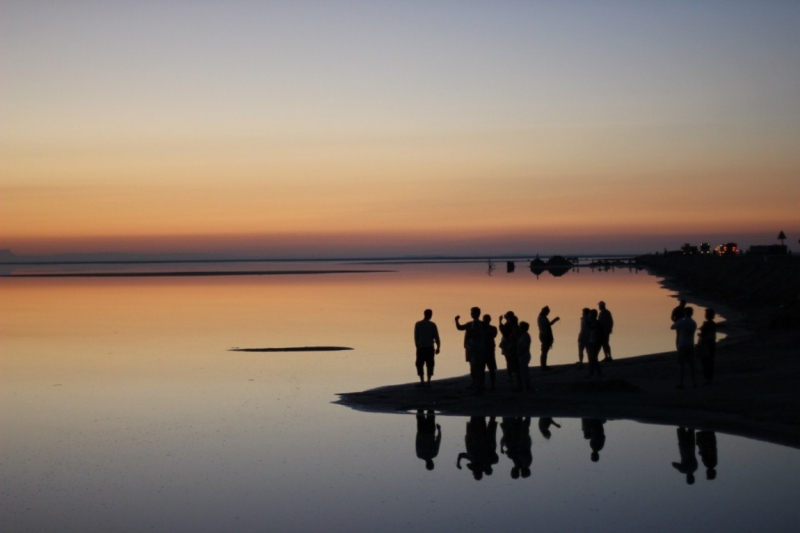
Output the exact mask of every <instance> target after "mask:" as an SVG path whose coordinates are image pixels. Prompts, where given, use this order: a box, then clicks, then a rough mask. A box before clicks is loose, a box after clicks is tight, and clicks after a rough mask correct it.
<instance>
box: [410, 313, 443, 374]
mask: <svg viewBox="0 0 800 533" xmlns="http://www.w3.org/2000/svg"><path fill="white" fill-rule="evenodd" d="M432 316H433V311H431V310H430V309H426V310H425V313H424V318H423V319H422V320H420V321H419V322H417V323H416V324H414V344H415V345H416V346H417V361H416V366H417V375H418V376H419V385H418V386H420V387H424V386H425V379H424V377H423V373H422V369H423V367H425V368H426V369H427V375H428V382H427V385H428V386H430V384H431V377H432V376H433V365H434V361H433V356H434V355H435V354H438V353H439V350H440V348H441V346H442V343H441V341H440V340H439V328H437V327H436V324H435V323H434V322H432V321H431V317H432Z"/></svg>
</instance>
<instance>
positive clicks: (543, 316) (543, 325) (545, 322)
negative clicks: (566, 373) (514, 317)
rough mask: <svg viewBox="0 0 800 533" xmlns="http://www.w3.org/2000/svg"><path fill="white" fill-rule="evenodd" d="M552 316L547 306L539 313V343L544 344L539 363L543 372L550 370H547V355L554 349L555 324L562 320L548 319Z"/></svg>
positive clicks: (537, 322)
mask: <svg viewBox="0 0 800 533" xmlns="http://www.w3.org/2000/svg"><path fill="white" fill-rule="evenodd" d="M549 315H550V308H549V307H547V306H546V305H545V306H544V307H542V310H541V311H540V312H539V317H538V318H537V320H536V324H537V325H538V326H539V341H541V343H542V355H541V356H540V357H539V362H540V363H541V365H542V370H549V369H548V368H547V353H548V352H549V351H550V349H551V348H552V347H553V342H554V340H555V339H554V338H553V324H555V323H556V322H558V321H559V320H561V319H560V318H559V317H555V318H554V319H553V320H550V319H549V318H547V317H548V316H549Z"/></svg>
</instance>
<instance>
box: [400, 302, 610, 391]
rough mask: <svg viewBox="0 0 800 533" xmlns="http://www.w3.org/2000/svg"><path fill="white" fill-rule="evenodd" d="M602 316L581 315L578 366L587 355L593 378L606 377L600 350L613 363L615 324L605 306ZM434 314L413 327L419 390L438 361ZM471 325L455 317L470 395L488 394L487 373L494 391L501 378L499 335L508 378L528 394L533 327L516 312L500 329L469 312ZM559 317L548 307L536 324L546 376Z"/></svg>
mask: <svg viewBox="0 0 800 533" xmlns="http://www.w3.org/2000/svg"><path fill="white" fill-rule="evenodd" d="M598 306H599V308H600V311H599V312H598V311H597V310H594V309H592V310H590V309H588V308H586V309H584V310H583V316H582V317H581V329H580V333H579V334H578V362H579V364H583V354H584V351H585V352H586V353H587V355H588V361H589V377H590V378H591V377H595V376H597V377H600V376H601V375H602V372H601V371H600V366H599V364H598V359H599V354H600V350H603V352H604V354H605V358H604V360H605V361H611V359H612V358H611V346H610V344H609V337H610V335H611V332H612V330H613V328H614V319H613V317H612V316H611V312H610V311H609V310H608V309H607V308H606V304H605V302H600V303H599V304H598ZM432 316H433V311H431V310H430V309H426V310H425V312H424V318H423V319H422V320H420V321H419V322H417V323H416V324H415V326H414V343H415V345H416V348H417V357H416V367H417V375H418V376H419V386H422V387H425V386H430V381H431V377H432V376H433V368H434V364H435V358H434V356H435V355H436V354H438V353H439V351H440V349H441V341H440V339H439V330H438V328H437V326H436V324H435V323H434V322H433V321H432V320H431V317H432ZM470 318H471V320H470V321H469V322H465V323H463V324H462V323H461V316H460V315H459V316H456V317H455V324H456V328H457V329H458V330H459V331H463V332H464V357H465V360H466V362H467V363H469V366H470V377H471V383H470V389H473V390H475V392H476V394H483V392H484V391H485V389H486V371H487V370H488V373H489V385H490V387H491V390H495V385H496V376H497V355H496V349H497V342H496V339H497V336H498V334H499V335H500V344H499V346H500V353H501V354H502V355H503V358H504V359H505V360H506V369H507V371H508V378H509V380H511V381H512V382H516V384H517V390H519V391H523V390H530V389H531V377H530V363H531V344H532V338H531V334H530V324H529V323H528V322H525V321H524V320H523V321H520V320H519V318H518V317H517V315H516V314H514V312H513V311H508V312H507V313H506V314H504V315H500V319H499V328H498V327H496V326H494V325H493V324H492V317H491V315H488V314H485V315H483V316H481V309H480V308H479V307H473V308H472V309H470ZM559 320H560V318H559V317H555V318H553V319H551V318H550V308H549V307H548V306H544V307H543V308H542V310H541V311H540V312H539V316H538V317H537V319H536V325H537V328H538V330H539V342H540V344H541V352H540V356H539V364H540V366H541V369H542V371H547V370H549V367H548V366H547V356H548V354H549V352H550V350H551V349H552V347H553V342H554V341H555V338H554V336H553V324H555V323H556V322H558V321H559ZM426 376H427V380H426Z"/></svg>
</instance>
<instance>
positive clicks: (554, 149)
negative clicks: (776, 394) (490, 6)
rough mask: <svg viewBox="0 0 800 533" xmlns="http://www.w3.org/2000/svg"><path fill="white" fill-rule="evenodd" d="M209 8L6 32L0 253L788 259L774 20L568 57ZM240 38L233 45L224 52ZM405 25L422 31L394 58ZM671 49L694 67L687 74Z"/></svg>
mask: <svg viewBox="0 0 800 533" xmlns="http://www.w3.org/2000/svg"><path fill="white" fill-rule="evenodd" d="M206 8H207V9H208V13H206V15H207V16H209V17H210V18H209V19H208V21H206V22H203V23H200V22H199V21H198V20H186V19H185V17H184V16H182V15H180V16H179V15H177V12H173V11H171V10H170V9H166V10H164V12H163V13H161V15H160V16H155V14H156V13H159V12H160V11H161V10H160V8H159V9H155V8H154V10H151V9H150V8H143V7H137V6H130V8H129V9H130V13H129V15H130V16H128V15H124V13H123V12H124V11H125V10H126V9H128V8H125V9H123V10H122V11H119V10H117V9H116V8H114V9H112V8H109V9H108V10H105V9H97V8H95V7H92V6H90V5H86V6H82V7H81V8H80V9H78V8H74V9H66V10H65V9H64V8H63V7H59V6H56V5H52V6H51V5H48V6H47V7H44V6H39V8H37V9H34V8H31V7H28V6H25V5H19V6H12V7H9V8H8V9H7V13H6V14H7V17H6V19H7V21H8V22H7V23H6V24H7V26H6V27H7V29H8V31H7V32H6V33H7V34H8V35H7V36H6V37H7V46H4V47H3V50H2V51H0V60H2V62H3V63H2V64H3V68H4V74H5V76H4V86H3V106H2V110H0V111H1V112H2V120H0V249H6V248H10V249H12V250H13V251H14V252H15V253H20V254H30V253H39V254H46V253H59V252H62V253H63V252H70V251H74V252H102V251H118V252H127V251H132V252H147V251H151V252H163V251H197V252H215V251H220V250H227V251H236V250H237V249H238V250H240V251H241V250H253V249H258V250H263V249H265V248H269V247H271V246H277V247H278V248H280V249H283V250H284V251H285V250H290V251H291V250H300V249H301V248H302V249H304V253H308V254H313V253H314V249H315V248H316V247H319V246H323V247H325V248H326V249H328V250H330V249H332V248H333V247H334V246H335V245H336V244H337V243H339V245H340V246H341V247H343V248H347V249H353V248H359V249H365V250H366V249H367V248H368V247H369V246H370V245H377V246H378V248H379V249H380V250H385V251H388V250H392V249H394V250H404V251H408V252H413V250H414V249H415V248H414V247H415V243H416V246H417V249H418V250H428V249H431V248H435V247H436V243H445V244H448V249H450V250H454V249H455V248H454V246H450V244H452V243H462V246H461V250H462V252H461V253H464V254H470V253H483V252H484V251H487V250H500V249H501V248H502V246H501V245H502V243H503V242H507V243H508V244H509V247H510V248H511V249H509V250H508V251H509V252H511V251H514V250H517V251H519V250H521V249H524V248H526V243H527V244H533V245H535V244H537V243H549V244H553V245H554V246H555V245H557V244H558V241H563V240H569V241H570V242H571V243H572V244H573V245H574V248H580V242H579V241H580V240H581V239H583V247H584V248H585V247H591V246H593V245H594V243H596V242H597V241H598V239H599V240H602V241H603V243H604V245H603V246H604V247H605V249H607V250H609V251H622V247H623V245H625V246H627V245H628V244H629V243H631V242H633V241H634V240H636V239H638V242H639V243H640V248H641V246H643V245H644V244H645V243H647V245H648V246H650V244H649V243H650V242H652V240H651V239H652V238H653V237H659V236H673V237H675V238H678V239H679V238H682V237H681V236H684V235H702V234H733V235H736V234H756V233H759V234H760V233H764V234H766V233H773V232H774V233H775V234H777V232H778V231H780V230H784V231H786V232H788V233H793V232H796V233H800V214H799V213H800V210H798V209H797V203H798V199H800V180H798V176H800V155H798V154H800V152H798V150H797V146H798V145H800V114H799V113H798V110H800V108H799V107H798V102H800V97H798V94H797V87H799V85H798V84H797V79H796V69H795V68H793V67H794V66H795V64H794V62H793V58H794V57H795V56H796V48H797V47H796V46H791V43H792V42H793V39H796V33H797V32H796V28H795V27H794V26H793V25H789V24H787V22H788V21H789V20H790V19H791V17H790V16H789V15H787V13H785V11H786V7H785V6H778V5H776V6H770V8H763V7H759V8H758V9H755V8H750V7H748V8H747V9H745V11H750V10H753V11H754V13H756V14H757V15H758V17H765V18H763V19H762V18H759V19H758V20H759V21H760V22H758V24H763V26H761V28H762V29H761V30H758V29H757V27H756V26H757V24H756V22H754V19H753V17H751V16H745V15H744V14H743V13H739V14H738V15H737V14H736V13H733V12H731V13H728V12H726V13H724V14H722V13H719V12H716V11H715V12H714V14H713V19H714V20H715V21H717V23H718V24H720V25H719V27H716V29H715V28H710V27H703V28H702V29H700V28H699V27H695V26H693V25H689V26H688V27H684V24H685V22H686V21H692V20H695V17H693V16H691V15H689V14H688V13H689V12H690V11H691V9H690V8H688V7H687V6H683V7H672V8H661V7H656V6H651V7H649V8H647V9H644V10H643V18H642V19H641V21H640V22H641V23H642V24H645V26H646V24H650V26H649V30H647V31H645V30H642V29H641V28H644V27H645V26H642V27H641V28H640V29H637V30H635V31H634V30H633V29H632V27H631V26H630V25H628V24H627V23H622V22H621V21H624V20H627V17H628V16H629V11H630V7H629V6H628V7H624V8H623V7H621V6H606V7H603V8H602V9H599V8H593V7H590V6H584V7H583V8H582V9H584V10H586V11H587V12H590V11H595V10H596V11H597V12H596V13H595V14H594V16H593V17H587V18H586V19H585V20H584V21H583V22H582V23H583V24H585V26H584V27H583V28H582V30H581V31H576V32H575V33H574V35H573V36H572V37H571V38H570V39H569V40H568V41H565V42H560V41H559V39H561V38H562V36H560V34H561V32H560V31H559V32H556V34H554V35H551V36H550V37H549V38H548V37H546V35H549V33H548V32H551V31H553V28H560V27H561V25H566V26H567V27H570V28H573V27H574V25H575V24H578V23H581V21H580V20H577V19H576V18H575V16H574V13H572V10H571V9H565V8H553V10H552V12H550V10H549V9H543V8H533V7H530V8H528V7H524V6H523V5H506V6H504V8H503V9H501V10H497V11H496V10H491V11H492V12H491V18H494V17H498V21H503V22H502V23H501V24H499V25H498V26H496V27H494V26H492V27H487V28H484V30H485V31H487V32H488V33H487V34H486V35H485V36H484V39H483V40H482V42H483V43H484V44H482V45H481V46H480V47H478V48H474V45H475V41H474V35H473V33H474V31H473V30H474V25H473V19H472V16H477V17H478V18H476V19H474V20H483V19H484V18H485V16H486V15H487V13H481V12H483V11H484V10H485V9H487V8H486V7H485V6H484V7H480V6H471V7H468V6H460V8H459V9H455V10H453V12H452V13H449V14H448V16H447V18H446V20H444V19H438V18H437V17H436V16H433V17H431V16H428V15H424V14H423V12H425V11H426V9H425V8H423V7H418V8H417V9H412V8H400V7H399V6H395V7H385V6H384V7H381V8H376V10H375V12H374V13H373V14H372V16H373V17H374V20H373V21H372V23H370V24H366V23H365V22H364V19H363V16H364V14H363V13H360V12H358V14H356V12H349V11H348V10H349V9H353V7H352V6H350V7H349V8H348V7H346V6H343V7H341V9H342V13H343V14H342V17H341V21H340V22H341V23H342V24H335V25H333V26H329V24H330V23H331V22H332V21H329V20H327V19H326V18H323V19H317V18H316V17H314V16H311V18H310V19H308V20H306V17H308V16H309V10H305V9H298V8H295V7H288V6H287V7H285V8H280V9H277V8H275V9H276V12H274V13H272V14H270V15H269V16H267V15H266V12H271V11H272V9H273V8H267V7H264V8H263V9H265V10H266V12H265V11H262V9H261V8H257V7H256V6H254V5H250V4H247V3H245V4H242V5H236V6H235V7H229V8H226V9H224V10H222V12H219V10H220V9H221V8H220V7H219V6H206ZM204 9H205V8H204ZM672 9H674V10H676V11H677V12H681V13H683V14H681V15H680V16H678V17H677V18H676V19H674V20H672V21H671V23H670V24H672V26H670V25H666V26H665V19H664V17H663V16H662V11H670V10H672ZM692 9H698V10H699V11H705V10H706V9H707V7H702V6H701V7H699V8H692ZM395 10H398V11H399V12H402V15H401V13H396V12H395ZM473 10H477V11H476V12H475V13H473V15H467V13H468V12H473ZM541 10H543V11H542V12H538V11H541ZM310 11H314V10H310ZM684 11H686V13H684ZM534 12H538V14H534ZM545 12H548V13H545ZM47 13H49V18H48V17H47V16H46V14H47ZM212 13H215V15H214V16H212V15H211V14H212ZM233 13H236V15H232V14H233ZM345 13H349V14H345ZM478 13H481V14H480V15H479V14H478ZM123 15H124V16H123ZM429 15H434V14H429ZM618 15H624V16H618ZM230 16H234V18H235V19H236V20H238V21H239V25H240V26H241V27H239V26H226V25H224V24H223V25H222V26H220V27H217V26H216V25H217V24H218V23H219V21H220V20H223V19H224V20H229V19H228V17H230ZM398 16H410V17H411V18H412V19H414V20H416V23H417V24H419V25H420V27H427V31H426V32H423V33H421V34H420V35H418V36H417V37H419V39H420V40H417V37H415V38H414V39H409V36H408V35H407V34H406V33H405V31H399V33H398V28H399V27H398V26H397V24H396V23H395V22H396V20H397V17H398ZM548 17H550V19H552V20H551V22H546V21H547V20H548ZM738 17H742V18H738ZM351 18H352V20H351ZM701 19H702V17H701ZM701 19H697V20H701ZM100 20H104V21H105V23H103V24H95V23H89V21H100ZM588 20H592V21H593V23H592V24H586V21H588ZM255 21H258V22H257V23H255ZM300 21H304V22H302V23H301V22H300ZM600 21H602V23H600ZM743 21H746V25H744V26H743ZM345 22H346V23H347V24H345ZM154 24H155V25H159V26H160V27H161V33H159V34H158V36H156V35H154V34H153V29H152V28H153V26H154ZM251 24H254V25H253V26H251ZM753 24H756V26H752V27H751V25H753ZM604 25H605V26H604ZM745 26H746V27H747V28H750V29H749V30H748V31H743V29H744V28H745ZM215 27H217V30H216V31H218V32H219V33H218V34H217V33H215V32H214V31H211V33H209V29H211V28H215ZM265 28H271V31H269V30H267V31H265ZM310 28H317V30H319V31H316V30H313V31H312V30H311V29H310ZM378 28H381V29H380V30H378ZM501 28H502V29H501ZM532 28H539V30H540V31H532ZM609 28H615V29H614V30H613V31H611V30H609ZM734 29H735V31H734ZM767 30H768V31H767ZM98 32H100V33H98ZM629 32H633V33H630V34H629ZM377 34H381V35H385V36H387V37H388V36H392V35H393V36H394V38H395V39H396V40H394V41H392V40H391V39H390V41H386V42H382V41H380V40H378V42H376V40H375V36H376V35H377ZM52 35H63V36H64V38H63V40H62V39H57V40H53V38H52V37H51V36H52ZM112 35H113V36H115V37H111V36H112ZM209 35H218V38H214V39H213V42H212V41H209V39H210V37H209ZM277 35H281V36H282V37H280V39H279V41H280V43H281V44H280V45H279V46H278V45H277V43H278V41H275V42H273V41H272V40H270V39H271V37H270V36H277ZM320 35H328V36H329V37H330V38H331V40H327V39H321V38H320V37H319V36H320ZM445 35H449V37H447V38H446V37H445ZM565 35H566V34H565ZM611 35H619V36H620V38H619V39H610V38H609V37H610V36H611ZM623 35H628V37H627V38H622V36H623ZM675 35H682V36H683V37H682V38H681V39H676V38H675ZM766 35H769V37H765V36H766ZM276 38H277V37H276ZM241 39H246V40H248V42H249V43H250V45H248V46H247V47H245V48H239V46H238V45H237V43H241V42H243V41H242V40H241ZM443 39H444V40H443ZM449 39H452V41H451V40H449ZM410 41H413V42H410ZM101 42H102V43H103V45H102V46H98V43H101ZM179 42H180V43H185V44H186V46H176V43H179ZM559 42H560V44H559ZM690 42H691V43H693V44H691V45H689V44H688V43H690ZM401 43H402V45H400V44H401ZM623 43H624V45H623ZM631 43H636V44H635V45H634V46H631ZM684 46H687V47H688V48H687V49H691V50H702V51H703V53H702V54H699V55H697V56H696V57H695V61H694V62H687V61H686V60H685V59H686V51H685V50H684V49H683V47H684ZM201 50H206V51H208V50H214V53H206V52H200V51H201ZM279 50H280V51H281V52H280V53H278V52H277V51H279ZM632 50H636V53H634V54H632V52H631V51H632ZM330 54H335V57H336V58H337V61H336V64H337V65H339V66H340V68H335V69H332V68H331V61H330V57H332V56H331V55H330ZM597 54H600V55H599V56H598V55H597ZM176 65H181V68H176ZM656 66H657V67H656ZM67 72H68V73H69V75H68V76H66V77H65V74H64V73H67ZM132 73H136V74H135V75H132ZM490 241H495V242H497V243H498V244H497V245H496V246H495V245H492V246H489V244H488V243H490ZM512 244H513V245H512ZM549 244H548V245H549ZM664 245H667V244H666V243H664ZM487 246H488V247H487ZM654 247H655V248H660V247H661V243H655V245H654Z"/></svg>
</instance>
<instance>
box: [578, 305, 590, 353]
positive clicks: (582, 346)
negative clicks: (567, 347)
mask: <svg viewBox="0 0 800 533" xmlns="http://www.w3.org/2000/svg"><path fill="white" fill-rule="evenodd" d="M588 344H589V308H588V307H584V308H583V311H582V313H581V330H580V331H579V332H578V364H581V365H582V364H583V352H584V350H586V349H587V347H588ZM587 360H588V359H587Z"/></svg>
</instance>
